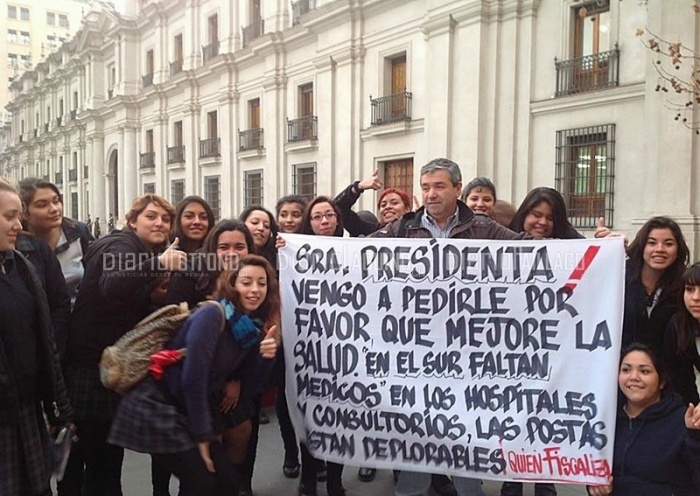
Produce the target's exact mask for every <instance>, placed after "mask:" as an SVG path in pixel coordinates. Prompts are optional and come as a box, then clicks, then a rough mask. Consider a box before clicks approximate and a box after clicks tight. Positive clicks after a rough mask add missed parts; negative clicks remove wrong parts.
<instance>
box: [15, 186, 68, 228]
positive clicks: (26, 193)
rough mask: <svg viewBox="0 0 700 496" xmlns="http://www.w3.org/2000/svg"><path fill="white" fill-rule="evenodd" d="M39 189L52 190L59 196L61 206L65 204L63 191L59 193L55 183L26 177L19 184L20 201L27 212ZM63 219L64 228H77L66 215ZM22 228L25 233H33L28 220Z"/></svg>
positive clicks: (23, 223)
mask: <svg viewBox="0 0 700 496" xmlns="http://www.w3.org/2000/svg"><path fill="white" fill-rule="evenodd" d="M39 189H50V190H51V191H53V192H54V193H56V195H58V198H59V199H60V200H61V204H63V195H62V194H61V191H59V189H58V186H56V185H55V184H54V183H52V182H49V181H45V180H43V179H40V178H38V177H25V178H24V179H22V180H21V181H20V182H19V199H20V200H22V206H23V208H24V211H25V212H26V211H27V210H29V205H30V204H31V203H32V202H33V201H34V195H35V194H36V192H37V190H39ZM64 207H65V205H64ZM62 217H63V219H62V221H61V224H62V226H63V227H69V228H71V227H75V221H73V219H70V218H68V217H66V216H65V215H62ZM22 228H23V229H24V230H25V231H29V232H31V231H30V229H29V225H28V224H27V221H26V220H22Z"/></svg>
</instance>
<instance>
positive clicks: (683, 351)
mask: <svg viewBox="0 0 700 496" xmlns="http://www.w3.org/2000/svg"><path fill="white" fill-rule="evenodd" d="M679 286H680V291H679V292H678V293H679V295H678V299H679V300H680V301H679V302H678V312H677V313H676V318H675V326H676V352H677V353H678V354H679V355H688V349H692V348H694V347H695V332H694V327H697V325H698V321H697V319H696V318H695V317H693V316H692V315H691V314H690V312H689V311H688V309H687V308H686V306H685V299H684V297H685V288H686V287H688V286H700V262H696V263H694V264H693V265H691V266H690V267H688V268H687V269H685V272H683V275H682V276H681V278H680V282H679Z"/></svg>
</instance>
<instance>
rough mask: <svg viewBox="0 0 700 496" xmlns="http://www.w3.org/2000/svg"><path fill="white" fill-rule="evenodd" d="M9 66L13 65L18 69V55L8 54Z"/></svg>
mask: <svg viewBox="0 0 700 496" xmlns="http://www.w3.org/2000/svg"><path fill="white" fill-rule="evenodd" d="M7 64H8V65H11V66H12V67H17V54H16V53H8V54H7Z"/></svg>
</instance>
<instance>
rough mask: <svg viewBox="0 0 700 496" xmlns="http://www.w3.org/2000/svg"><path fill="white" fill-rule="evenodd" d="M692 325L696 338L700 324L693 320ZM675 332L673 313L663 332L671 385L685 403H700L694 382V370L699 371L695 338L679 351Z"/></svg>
mask: <svg viewBox="0 0 700 496" xmlns="http://www.w3.org/2000/svg"><path fill="white" fill-rule="evenodd" d="M692 325H693V334H694V335H695V337H696V338H697V337H700V324H698V321H697V320H694V321H693V324H692ZM677 333H678V331H677V329H676V316H675V315H674V316H673V317H672V318H671V321H670V322H669V323H668V326H667V327H666V332H665V334H664V359H665V361H666V365H667V366H668V369H669V373H670V375H671V387H672V388H673V390H674V391H675V392H676V393H678V394H679V395H680V396H681V398H683V402H684V403H685V404H688V403H692V404H693V405H697V404H698V403H700V395H698V388H697V385H696V384H695V370H698V371H700V355H698V349H697V346H696V345H695V340H693V344H692V346H688V348H686V349H685V350H683V352H681V353H679V352H678V350H677V348H678V345H677V340H678V337H677Z"/></svg>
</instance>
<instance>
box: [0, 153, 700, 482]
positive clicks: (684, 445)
mask: <svg viewBox="0 0 700 496" xmlns="http://www.w3.org/2000/svg"><path fill="white" fill-rule="evenodd" d="M420 187H421V197H422V198H421V200H422V206H417V205H415V204H414V203H415V202H414V201H413V200H412V199H411V198H410V197H409V195H408V194H407V193H406V192H405V191H402V190H400V189H396V188H386V189H384V188H383V184H382V181H381V179H380V176H379V173H378V171H375V172H374V173H373V174H372V175H370V176H369V177H368V178H366V179H364V180H360V181H355V182H354V183H353V184H351V185H349V186H348V187H347V188H346V189H345V190H343V191H342V192H341V193H340V194H339V195H338V196H336V197H335V198H331V197H329V196H318V197H316V198H313V199H311V200H310V201H307V199H305V198H302V197H300V196H285V197H283V198H281V199H280V200H279V201H278V202H277V206H276V212H275V213H272V212H270V211H269V210H267V209H266V208H264V207H263V206H260V205H253V206H249V207H248V208H246V209H245V210H244V211H243V212H242V213H241V215H240V216H239V217H238V218H237V219H234V218H227V219H223V220H220V221H219V222H215V220H216V219H215V218H214V215H213V212H212V210H211V208H210V207H209V205H208V204H207V202H206V201H205V200H204V199H202V198H200V197H198V196H189V197H187V198H185V199H183V200H182V201H181V202H180V203H179V204H178V205H177V206H175V207H173V206H172V205H171V204H170V203H169V202H168V201H167V200H166V199H165V198H163V197H161V196H158V195H155V194H146V195H143V196H140V197H138V198H136V199H135V200H134V202H133V204H132V205H131V208H130V209H129V211H128V212H127V213H126V215H125V217H124V227H123V228H122V229H121V230H118V229H115V230H113V232H111V233H109V234H107V235H105V236H103V237H101V238H99V239H94V238H93V236H92V233H91V232H90V229H88V227H87V226H86V225H85V224H83V223H80V222H78V221H74V220H71V219H68V218H66V217H64V216H63V202H62V196H61V193H60V191H59V189H58V188H57V187H56V186H55V185H53V184H52V183H50V182H47V181H43V180H41V179H36V178H27V179H24V180H22V181H21V182H20V185H19V188H15V187H14V185H12V184H10V183H9V182H8V181H5V180H0V445H2V446H3V449H2V450H0V495H2V496H4V495H12V496H14V495H20V494H21V495H45V494H51V489H50V485H49V480H50V476H51V471H52V462H51V457H50V450H49V445H50V443H51V439H52V436H55V435H56V433H57V432H60V431H61V429H62V428H63V427H66V426H71V427H75V430H76V433H77V438H78V439H79V441H78V442H77V443H76V444H75V445H74V446H73V450H72V452H71V455H70V458H69V460H68V464H67V467H66V469H65V473H64V475H63V478H62V480H61V481H60V482H58V494H59V495H65V496H83V495H85V496H93V495H95V496H100V495H105V496H119V495H121V494H122V488H121V470H122V462H123V457H124V449H125V448H127V449H132V450H136V451H140V452H143V453H149V454H150V455H151V460H152V466H151V472H152V483H153V494H154V496H163V495H167V494H169V486H170V479H171V475H175V476H176V477H177V478H178V479H179V485H180V494H181V495H183V496H188V495H194V494H197V495H202V496H204V495H210V494H211V495H228V496H230V495H241V496H246V495H250V494H252V493H253V489H252V478H253V469H254V465H255V458H256V451H257V441H258V432H259V428H260V415H261V405H262V397H263V393H264V392H265V391H266V390H268V389H269V388H271V387H272V386H277V400H276V410H277V417H278V419H279V425H280V431H281V435H282V440H283V445H284V457H283V463H282V472H283V473H284V475H285V476H286V477H288V478H290V479H295V478H300V482H299V485H298V487H295V488H294V489H290V494H291V493H294V492H296V493H298V494H299V495H300V496H315V495H316V494H317V482H318V481H325V485H326V489H327V494H328V495H329V496H344V495H345V494H346V492H345V489H344V487H343V483H342V475H343V465H341V464H338V463H332V462H328V463H324V462H322V461H320V460H317V459H314V457H313V456H312V454H311V453H310V452H309V450H308V449H307V446H306V444H305V443H304V440H303V439H302V440H301V442H299V439H298V438H297V436H296V435H295V433H294V430H293V427H292V423H291V421H290V418H289V411H288V407H287V401H286V398H285V386H284V381H285V365H284V355H283V353H281V352H280V351H281V346H283V342H282V340H281V337H280V336H281V332H280V331H281V326H282V323H281V321H280V320H281V318H280V296H279V285H278V274H277V271H276V267H277V250H278V249H279V248H280V247H281V246H283V245H284V240H283V239H282V238H280V237H278V233H280V232H281V233H299V234H304V235H310V236H311V235H315V236H337V237H340V236H344V235H345V233H346V232H347V234H348V235H350V236H367V237H406V238H454V239H498V240H517V239H532V238H556V239H574V238H583V235H582V234H580V233H579V232H578V231H577V230H576V229H575V228H574V227H573V226H572V225H571V223H570V222H569V220H568V215H567V209H566V204H565V201H564V199H563V198H562V196H561V195H560V194H559V193H558V192H557V191H556V190H554V189H552V188H548V187H539V188H535V189H533V190H532V191H530V193H528V195H527V196H526V198H525V199H524V200H523V202H522V203H521V204H520V206H519V207H518V208H517V209H516V208H515V207H514V206H513V205H511V204H509V203H507V202H503V201H502V200H498V199H497V196H496V187H495V185H494V184H493V182H492V181H490V180H489V179H487V178H481V177H480V178H476V179H474V180H472V181H471V182H469V183H468V184H466V185H465V186H464V187H463V184H462V177H461V172H460V169H459V167H458V165H457V164H456V163H454V162H453V161H451V160H448V159H435V160H431V161H430V162H429V163H427V164H426V165H425V166H423V167H422V168H421V171H420ZM368 190H377V191H379V190H381V192H380V193H379V194H378V202H377V213H376V215H375V214H374V213H373V212H370V211H361V212H356V211H355V210H354V209H353V207H354V205H355V204H356V203H357V201H358V199H359V198H360V196H361V195H362V194H363V192H365V191H368ZM595 235H596V237H604V236H612V235H616V233H612V232H611V231H610V230H609V229H608V228H607V227H605V226H603V225H602V223H601V224H599V226H598V227H597V229H596V233H595ZM626 251H627V267H626V278H625V303H624V305H625V308H624V325H623V330H622V347H623V352H622V354H621V359H620V367H619V375H618V383H619V389H620V397H619V412H618V421H617V429H616V433H615V449H614V459H613V467H612V472H613V475H612V478H611V480H610V481H608V484H606V485H601V486H590V487H588V488H587V490H588V492H589V494H591V495H593V496H604V495H615V496H628V495H629V496H632V495H635V496H637V495H642V496H644V495H650V496H651V495H654V496H657V495H669V496H670V495H672V494H673V495H685V496H690V495H694V494H700V474H698V471H699V470H700V430H699V429H700V408H697V409H696V408H695V407H694V405H696V404H697V403H698V401H699V400H700V397H699V395H698V389H697V387H696V382H695V374H696V371H700V354H699V353H698V350H699V349H700V324H699V322H700V264H697V263H696V264H694V265H690V266H688V263H689V258H690V252H689V249H688V246H687V244H686V241H685V239H684V237H683V233H682V231H681V229H680V227H679V226H678V224H677V223H676V222H675V221H674V220H673V219H671V218H669V217H653V218H651V219H650V220H649V221H648V222H647V223H645V224H644V225H643V226H642V228H641V229H640V230H639V232H638V233H637V235H636V236H635V237H634V239H633V240H632V241H631V242H630V243H629V246H627V247H626ZM181 302H187V304H188V305H189V307H190V309H192V313H191V314H190V316H189V317H188V319H187V320H186V321H185V323H184V324H183V326H182V327H181V328H180V330H179V331H178V333H177V334H176V336H175V337H174V338H173V339H172V340H171V341H170V342H169V343H167V345H166V349H168V350H182V349H183V348H184V349H185V350H186V353H185V354H184V357H183V358H181V359H180V360H179V361H176V362H175V363H173V364H171V365H170V366H167V367H165V368H164V370H163V371H162V373H157V374H156V373H154V374H151V375H149V376H148V377H147V378H146V379H145V380H143V381H141V382H140V383H138V384H137V385H136V386H135V387H134V388H133V389H132V390H131V391H129V392H128V393H127V394H125V395H124V396H121V395H119V394H117V393H116V392H114V391H111V390H109V389H107V388H105V387H104V386H103V384H102V383H101V382H100V376H99V361H100V357H101V355H102V352H103V350H104V349H105V348H106V347H107V346H110V345H112V344H114V343H115V342H116V341H117V340H118V339H119V338H120V337H121V336H123V335H124V334H125V333H126V332H128V331H129V330H131V329H132V328H134V326H135V325H136V324H137V323H138V322H139V321H141V320H142V319H143V318H144V317H146V316H148V315H149V314H150V313H151V312H153V311H154V310H156V309H158V308H160V307H162V306H164V305H166V304H169V303H181ZM374 476H375V470H374V469H373V468H371V467H363V468H360V470H359V472H358V477H359V478H360V479H361V480H363V481H368V482H369V481H371V480H372V479H373V478H374ZM395 478H396V487H395V494H396V496H418V495H426V494H428V491H429V490H430V487H431V485H432V487H433V489H434V490H436V491H437V492H438V493H439V494H443V495H448V494H458V495H459V496H472V495H482V494H483V489H482V484H481V481H480V480H478V479H474V478H468V477H453V478H452V479H451V480H450V479H449V478H447V477H446V476H444V475H440V476H438V475H432V476H431V475H430V474H427V473H422V472H421V473H419V472H410V471H401V472H400V473H397V474H396V475H395ZM534 490H535V496H553V495H556V494H557V491H556V487H555V486H554V484H546V483H541V484H536V485H535V489H534ZM522 494H523V485H522V484H520V483H518V482H505V483H504V484H503V486H502V489H501V495H502V496H521V495H522Z"/></svg>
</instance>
